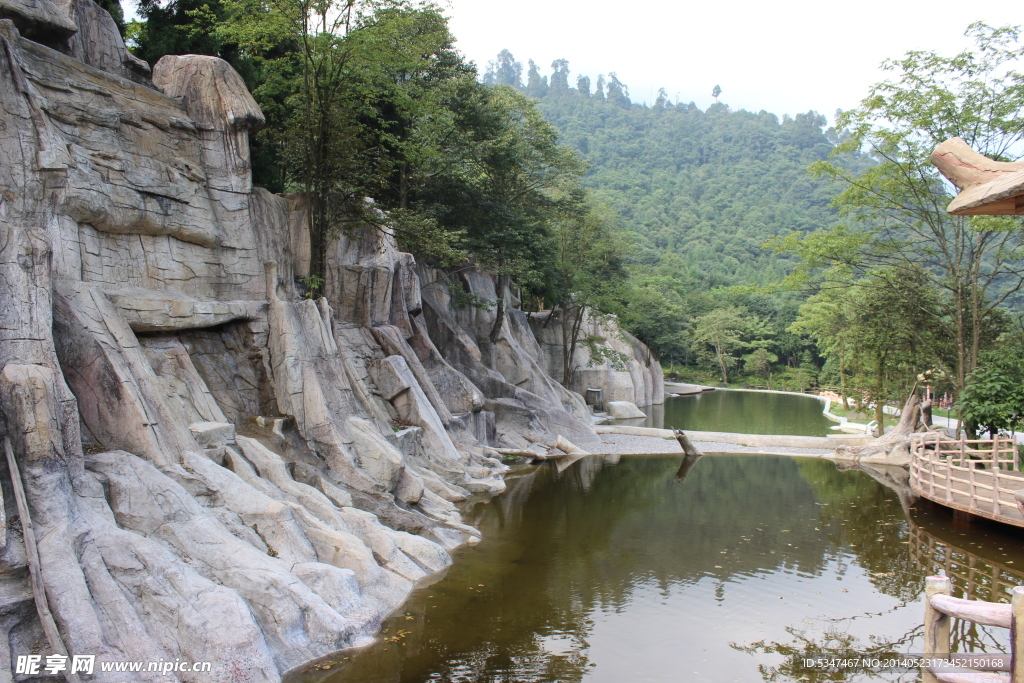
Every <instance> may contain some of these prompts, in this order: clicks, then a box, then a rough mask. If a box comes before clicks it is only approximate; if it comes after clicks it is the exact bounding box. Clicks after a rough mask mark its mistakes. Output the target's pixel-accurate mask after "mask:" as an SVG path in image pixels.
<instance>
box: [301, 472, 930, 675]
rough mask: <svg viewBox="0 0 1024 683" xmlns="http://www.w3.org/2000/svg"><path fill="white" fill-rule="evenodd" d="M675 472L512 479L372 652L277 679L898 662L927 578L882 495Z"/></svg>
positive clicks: (814, 481)
mask: <svg viewBox="0 0 1024 683" xmlns="http://www.w3.org/2000/svg"><path fill="white" fill-rule="evenodd" d="M680 465H681V462H680V458H678V457H676V458H669V457H649V456H648V457H637V458H630V457H624V458H622V461H621V462H618V463H617V464H616V462H615V461H614V460H603V459H600V458H584V459H583V460H580V461H579V462H576V463H574V464H572V465H571V466H569V467H568V468H566V469H565V470H564V471H562V472H559V471H557V469H556V468H555V467H553V466H551V465H544V466H540V467H535V468H530V469H527V470H524V471H523V472H521V473H520V474H519V475H518V476H516V477H512V478H510V479H509V481H508V483H509V490H508V492H507V493H505V494H504V495H502V496H499V497H497V498H495V499H493V500H491V501H487V502H480V503H477V504H474V505H472V506H470V507H468V508H467V509H466V511H465V513H466V516H467V517H468V518H469V521H470V522H471V523H473V524H475V525H477V526H479V527H480V528H481V529H482V530H483V532H484V539H485V540H484V541H483V542H481V543H480V544H479V545H478V546H476V547H474V548H465V549H462V550H460V551H459V552H458V554H457V557H456V561H455V564H454V566H453V567H452V568H451V570H450V571H449V572H448V574H447V575H446V576H445V577H444V578H443V579H441V580H440V581H438V582H437V583H435V584H433V585H431V586H429V587H426V588H423V589H421V590H419V591H418V592H417V593H416V594H415V595H414V596H413V598H411V599H410V601H409V602H408V603H407V604H406V605H405V606H404V607H403V609H402V611H401V613H400V614H398V615H396V616H395V617H394V618H392V619H390V620H389V621H388V622H387V624H386V633H385V634H384V636H383V638H382V639H380V641H379V642H378V643H377V644H375V645H373V646H371V647H370V648H368V649H367V650H364V651H361V652H360V653H358V654H356V655H349V656H348V658H347V659H345V660H343V661H341V662H340V664H339V665H337V666H334V667H333V669H332V670H331V671H330V672H318V671H311V672H309V673H307V674H306V675H304V676H298V677H296V678H294V679H293V681H292V683H296V682H298V681H302V682H304V683H305V682H307V681H325V682H326V681H329V682H331V683H341V682H342V681H345V682H346V683H362V682H377V681H380V682H383V681H387V682H389V683H402V682H408V683H413V682H420V681H433V680H437V681H516V682H520V681H569V682H572V681H624V680H628V681H664V680H688V681H711V682H714V683H719V682H722V681H735V680H738V679H742V680H744V681H753V680H758V679H761V678H762V677H765V678H770V676H772V675H784V674H783V673H780V671H782V669H779V667H784V666H785V665H786V661H787V659H786V653H785V652H786V651H782V650H780V649H779V648H777V647H776V648H774V649H773V644H774V645H782V646H786V647H789V646H791V645H796V646H799V644H800V642H803V641H801V640H800V639H801V638H802V639H803V640H804V641H806V642H808V643H814V644H821V643H824V642H829V641H830V639H831V641H832V642H840V641H841V640H842V639H846V641H848V642H850V643H853V644H856V645H858V646H875V645H879V646H880V645H882V644H886V643H888V644H893V643H898V644H900V647H901V650H900V651H903V652H908V651H913V649H914V644H913V641H914V640H915V639H916V638H917V637H918V634H917V631H916V630H915V629H918V628H919V625H920V619H921V608H920V604H919V599H920V593H921V577H922V576H923V575H924V574H926V573H928V572H930V571H932V570H931V569H924V568H922V567H921V566H920V562H919V560H918V559H915V558H917V557H918V555H915V553H913V552H911V546H910V545H908V543H910V541H911V538H918V536H912V532H911V527H910V525H909V523H908V519H907V517H906V516H905V514H904V511H903V506H902V505H901V501H900V496H899V495H898V492H897V491H894V490H893V489H890V488H888V487H887V486H883V485H882V484H881V483H880V482H879V481H877V480H876V479H874V478H872V476H869V475H868V474H866V473H864V472H860V471H848V472H844V471H840V470H838V469H837V468H836V467H835V466H834V465H833V464H832V463H831V462H829V461H824V460H816V459H797V458H776V457H767V456H756V457H750V456H735V455H728V456H727V455H712V456H707V457H704V458H702V459H701V460H700V462H699V463H698V464H696V466H692V467H691V468H689V470H688V472H687V473H686V476H685V478H684V479H683V480H682V481H680V480H679V479H678V478H677V475H678V472H679V470H680ZM876 474H877V473H876ZM882 476H883V477H884V476H886V475H885V474H884V472H883V474H882ZM941 522H942V520H941V519H938V518H937V519H935V520H930V521H929V524H928V528H929V530H931V528H932V525H933V524H939V525H941ZM914 533H917V532H914ZM837 638H838V639H840V641H837V640H835V639H837ZM873 638H874V639H877V640H873ZM734 645H735V646H734ZM904 645H906V647H905V648H904V647H903V646H904ZM773 672H774V673H773ZM771 680H775V679H771ZM778 680H782V679H778ZM822 680H824V679H822ZM851 680H852V679H851Z"/></svg>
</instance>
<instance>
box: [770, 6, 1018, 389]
mask: <svg viewBox="0 0 1024 683" xmlns="http://www.w3.org/2000/svg"><path fill="white" fill-rule="evenodd" d="M967 35H969V36H971V37H973V38H974V40H975V50H974V51H966V52H963V53H960V54H958V55H955V56H953V57H945V56H942V55H939V54H938V53H935V52H909V53H907V55H906V56H905V57H904V58H903V59H900V60H891V61H888V62H886V63H884V64H883V67H884V68H885V69H886V70H888V71H890V72H892V73H893V74H894V79H892V80H888V81H885V82H883V83H880V84H878V85H876V86H874V88H872V90H871V93H870V95H869V96H868V97H867V98H865V99H864V100H863V101H862V103H861V106H860V107H859V108H857V109H854V110H852V111H849V112H844V113H843V114H842V115H841V116H840V117H839V120H838V125H839V126H840V127H842V128H844V129H845V130H846V131H847V132H848V137H847V138H846V139H845V140H844V141H842V142H841V143H840V144H839V145H838V146H837V147H836V151H835V154H843V153H848V154H849V153H854V154H855V153H860V152H861V151H864V152H865V153H867V154H870V155H871V157H872V158H873V159H874V160H875V161H876V162H877V163H875V164H874V165H873V166H871V167H870V168H869V169H868V170H866V171H865V172H863V173H859V174H858V173H856V172H854V171H853V170H851V169H850V168H849V167H848V166H846V165H844V164H843V163H841V162H840V161H838V160H835V161H831V162H819V163H816V164H814V165H812V167H811V172H812V174H813V175H815V176H817V177H825V178H829V179H832V180H835V181H838V182H841V183H843V184H844V185H845V189H843V191H842V192H841V193H840V194H839V195H838V196H837V197H836V198H835V200H834V205H835V206H836V207H838V208H839V210H840V212H841V214H842V215H843V216H845V217H847V218H849V219H851V220H852V224H851V225H846V226H839V227H836V228H833V229H831V230H827V231H823V232H822V233H819V234H816V235H814V236H812V237H811V238H808V237H807V236H804V237H803V238H796V237H793V238H791V239H789V240H787V241H785V242H786V244H787V245H788V246H789V247H790V248H791V249H792V251H793V252H795V253H797V254H798V255H799V256H800V257H801V258H802V259H803V262H804V265H805V266H812V267H813V266H826V267H827V266H842V267H844V268H847V269H849V270H850V272H852V273H855V274H858V275H862V276H870V277H871V279H872V282H873V283H874V286H875V291H876V292H882V291H883V290H884V291H885V292H887V293H888V295H890V296H889V299H890V301H892V302H893V305H894V306H896V307H898V308H899V310H900V311H901V313H902V315H903V316H904V317H906V318H907V319H912V320H914V321H915V325H914V328H913V331H914V336H915V339H916V341H917V343H918V344H920V346H921V347H922V348H923V349H925V350H926V351H927V352H928V353H929V355H930V357H931V360H932V362H933V363H934V364H935V366H936V367H937V368H939V369H941V370H942V371H944V372H945V373H946V374H947V375H948V376H949V377H950V378H951V380H952V382H953V385H954V390H955V391H960V390H962V389H963V387H964V386H965V384H966V379H967V377H968V376H969V375H970V374H971V372H972V371H973V370H974V368H975V367H976V366H977V363H978V359H979V357H980V354H981V352H982V351H983V350H984V349H985V348H987V347H988V346H990V345H991V343H992V342H993V340H994V339H995V337H996V336H997V335H998V333H999V331H1000V326H1001V322H1002V317H1003V314H1002V313H1001V311H1000V310H999V308H1000V306H1001V305H1002V304H1004V303H1005V302H1007V301H1008V300H1009V299H1010V298H1011V297H1013V296H1014V295H1015V294H1016V293H1017V292H1018V291H1019V290H1020V289H1021V287H1022V285H1024V261H1022V260H1021V257H1022V256H1024V250H1022V237H1024V233H1022V231H1021V230H1020V227H1021V225H1020V221H1019V219H1017V218H1013V217H1005V216H1004V217H990V216H975V217H961V216H951V215H949V214H947V213H946V212H945V209H944V207H945V205H946V203H947V202H948V201H949V199H950V198H951V194H952V193H951V188H950V186H949V184H948V183H945V182H944V181H943V180H942V178H941V177H940V176H939V175H938V173H937V171H936V170H935V168H934V167H933V166H932V165H931V163H930V162H929V155H930V153H931V151H932V149H934V147H935V146H936V145H937V144H938V143H940V142H942V141H943V140H945V139H947V138H950V137H954V136H959V137H961V138H963V139H964V140H965V141H966V142H967V143H968V144H970V145H971V146H972V147H974V148H975V149H977V150H979V151H980V152H981V153H983V154H985V155H986V156H990V157H994V158H1003V157H1004V156H1005V155H1006V154H1007V153H1009V152H1010V151H1011V150H1012V149H1014V148H1015V146H1018V145H1019V144H1020V143H1021V142H1022V141H1024V128H1022V127H1021V126H1020V119H1021V117H1022V116H1024V74H1021V73H1019V72H1017V71H1014V70H1013V69H1012V64H1013V62H1014V60H1016V59H1017V58H1019V57H1020V56H1022V55H1024V46H1021V45H1020V42H1019V37H1020V36H1019V30H1018V29H1016V28H1012V27H1004V28H998V29H994V28H991V27H989V26H986V25H984V24H981V23H976V24H972V25H971V26H970V28H969V29H968V30H967Z"/></svg>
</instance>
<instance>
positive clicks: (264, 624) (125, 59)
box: [0, 0, 660, 682]
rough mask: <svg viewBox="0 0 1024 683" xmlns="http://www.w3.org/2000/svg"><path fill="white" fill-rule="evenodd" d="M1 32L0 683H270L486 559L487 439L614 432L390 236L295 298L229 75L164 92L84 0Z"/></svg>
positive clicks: (245, 109)
mask: <svg viewBox="0 0 1024 683" xmlns="http://www.w3.org/2000/svg"><path fill="white" fill-rule="evenodd" d="M0 17H6V18H4V19H0V43H2V46H0V48H2V49H0V272H2V277H0V416H2V421H0V429H2V434H0V436H2V441H3V446H4V451H5V457H6V459H4V458H0V482H2V493H3V505H2V507H0V509H2V511H3V513H4V515H5V517H4V519H5V521H6V522H7V524H6V528H4V529H0V532H2V536H0V625H2V626H0V633H2V634H3V636H4V637H2V638H0V681H4V680H12V678H11V674H10V673H9V672H10V671H11V666H10V665H11V662H12V657H17V656H18V655H25V654H31V653H43V654H48V653H55V652H57V653H59V652H66V653H68V654H71V655H74V654H79V655H96V656H97V660H98V662H119V661H129V660H130V661H157V660H164V661H174V660H176V659H180V660H183V661H209V662H212V664H213V667H212V672H210V673H209V674H203V676H204V677H198V678H197V674H182V678H181V680H189V681H197V680H209V681H277V680H280V677H281V673H282V672H284V671H286V670H287V669H289V668H291V667H294V666H296V665H299V664H301V663H302V662H304V661H307V660H309V659H311V658H315V657H318V656H321V655H324V654H326V653H329V652H331V651H334V650H338V649H342V648H345V647H350V646H353V645H357V644H359V643H360V642H361V641H363V640H365V639H366V638H368V637H369V636H370V635H371V634H372V633H374V632H375V631H376V630H377V629H378V627H379V622H380V619H381V618H382V617H383V616H384V615H386V614H387V613H388V612H390V611H391V610H393V609H394V608H396V607H397V606H398V605H399V604H401V602H402V601H403V600H404V598H405V597H406V595H407V594H408V593H409V591H410V590H411V589H412V587H413V586H414V584H415V583H416V581H418V580H419V579H421V578H423V577H425V576H427V575H429V574H432V573H434V572H437V571H439V570H442V569H444V568H445V567H447V566H448V565H449V564H450V562H451V558H450V556H449V552H448V551H449V550H450V549H452V548H453V547H455V546H457V545H459V544H461V543H465V542H470V543H472V542H475V540H477V539H478V536H479V534H478V532H477V531H476V530H475V529H473V528H471V527H469V526H467V525H465V524H463V523H462V521H461V518H460V516H459V512H458V509H457V508H456V506H455V503H457V502H458V501H460V500H463V499H465V498H466V497H467V496H469V495H470V494H473V493H491V494H493V493H499V492H501V491H503V490H504V483H503V482H502V478H501V475H502V473H503V471H504V469H505V467H504V466H503V465H502V464H501V463H500V462H499V460H497V459H495V457H493V456H495V455H496V453H495V452H494V451H493V450H491V449H492V447H496V446H512V447H519V448H523V447H534V448H545V447H547V446H548V445H550V444H553V443H554V442H555V440H556V439H557V437H558V436H564V437H567V438H569V439H570V440H571V441H574V442H578V443H584V444H585V443H587V442H589V441H593V440H595V439H596V438H597V437H596V435H595V433H594V431H593V429H592V428H591V427H590V422H589V410H588V409H587V407H586V406H585V405H584V403H583V400H582V398H581V397H580V396H579V395H578V394H576V393H573V392H571V391H569V390H567V389H565V388H563V387H562V386H561V385H559V384H558V383H557V382H555V381H554V380H553V379H552V377H551V376H550V375H549V374H548V373H547V372H546V369H545V365H544V361H543V352H542V350H541V347H540V345H539V344H538V342H537V340H536V338H535V337H534V335H533V333H532V332H531V329H530V326H529V324H528V322H527V321H526V318H525V314H523V313H521V312H520V311H516V310H510V311H509V312H508V314H507V320H506V324H505V325H504V330H503V333H502V337H501V338H500V339H499V341H498V343H496V344H493V345H492V344H490V343H489V341H487V333H488V332H489V330H490V327H491V325H492V323H493V320H494V313H493V310H492V311H481V310H476V309H468V310H466V309H460V308H458V307H457V306H455V305H454V303H453V301H452V299H451V296H450V289H449V287H450V286H452V282H451V278H450V276H446V275H445V274H443V273H439V272H436V271H431V270H429V269H426V268H422V267H420V266H418V265H417V264H416V263H415V261H414V260H413V259H412V257H411V256H410V255H409V254H404V253H401V252H399V251H398V250H397V248H396V246H395V244H394V243H393V241H392V240H391V239H390V238H389V237H388V236H387V235H384V234H380V233H377V232H370V231H367V232H365V233H362V234H359V235H355V236H350V237H342V238H339V239H338V240H336V241H335V242H334V243H333V244H332V245H331V252H330V255H329V258H328V269H329V273H328V278H327V282H326V283H325V294H326V296H325V297H324V298H321V299H319V300H309V299H303V298H301V297H300V296H299V292H298V290H297V287H296V281H297V278H298V277H301V276H302V275H304V274H305V273H306V272H307V269H308V251H309V250H308V240H307V238H306V235H305V234H304V232H303V230H302V229H301V226H302V224H303V221H302V211H303V208H302V200H301V198H297V197H282V196H275V195H271V194H270V193H268V192H266V191H265V190H262V189H259V188H254V187H253V186H252V182H251V174H250V170H249V152H248V134H249V132H251V131H253V130H256V129H257V128H258V127H259V126H261V125H262V123H263V117H262V114H261V112H260V110H259V107H257V106H256V103H255V102H254V101H253V100H252V98H251V97H250V96H249V94H248V92H247V91H246V89H245V86H244V84H243V83H242V81H241V78H240V77H239V76H238V75H237V74H236V73H235V72H234V71H233V70H232V69H231V68H230V67H229V66H228V65H227V64H226V63H224V62H223V61H221V60H219V59H216V58H212V57H203V56H195V55H189V56H184V57H166V58H164V59H162V60H161V61H160V62H159V63H158V64H156V65H155V66H154V68H153V70H152V74H151V80H149V78H148V75H149V71H148V65H145V64H142V63H139V62H138V60H135V59H134V58H132V57H131V56H130V55H129V54H128V53H127V51H126V50H125V49H124V45H123V43H122V42H121V40H120V38H119V36H118V34H117V30H116V27H114V25H113V21H112V20H111V19H110V17H109V15H107V14H106V13H105V12H104V11H103V10H101V9H100V8H99V7H98V6H97V5H95V3H93V2H92V0H74V2H72V3H70V4H69V5H59V6H58V5H56V4H53V3H52V2H50V0H34V2H32V3H28V2H27V1H26V0H0ZM22 31H23V32H24V33H25V35H22V34H21V32H22ZM26 36H30V37H31V39H29V37H26ZM463 278H464V281H465V282H464V283H463V284H464V285H465V286H469V287H471V289H472V290H473V291H474V292H476V293H478V294H479V295H481V296H485V297H489V298H491V299H494V298H496V296H497V295H496V293H495V292H494V285H493V280H492V279H491V278H490V277H489V276H487V275H486V274H484V273H470V274H468V275H465V276H463ZM481 340H483V341H481ZM638 353H642V351H641V352H638ZM645 381H646V380H645ZM637 391H640V392H641V393H643V394H644V395H645V396H647V395H648V394H649V393H650V392H651V391H652V390H651V389H650V387H647V386H646V385H645V387H644V388H643V389H642V390H636V389H634V393H633V394H631V396H637V395H638V394H637V393H636V392H637ZM656 399H658V400H660V395H659V396H658V397H656ZM647 402H650V401H647ZM26 532H28V533H26ZM33 535H34V540H33V538H32V536H33ZM33 549H35V550H33ZM36 556H37V557H36ZM99 668H100V667H99V663H98V664H97V666H96V674H95V676H94V677H93V679H92V680H98V681H122V680H123V681H133V682H134V681H148V680H154V681H156V680H160V681H167V680H173V676H168V675H165V674H162V673H150V672H141V673H139V672H134V673H114V672H107V673H100V671H99ZM47 680H49V678H47ZM84 680H88V678H86V679H84Z"/></svg>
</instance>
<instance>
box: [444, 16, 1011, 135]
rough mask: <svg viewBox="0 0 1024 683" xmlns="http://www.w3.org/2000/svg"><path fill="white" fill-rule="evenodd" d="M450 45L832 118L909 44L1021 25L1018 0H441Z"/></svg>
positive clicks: (546, 70) (954, 40)
mask: <svg viewBox="0 0 1024 683" xmlns="http://www.w3.org/2000/svg"><path fill="white" fill-rule="evenodd" d="M440 4H441V5H442V6H443V7H447V8H448V9H447V11H446V13H447V14H448V16H450V17H451V29H452V32H453V33H454V34H455V36H456V37H457V38H458V47H459V49H460V50H461V51H462V52H463V54H465V55H466V57H467V58H469V59H471V60H473V61H475V62H476V63H477V66H478V67H479V68H480V70H481V72H483V70H484V69H485V68H486V65H487V62H488V61H490V60H492V59H494V58H495V55H497V54H498V52H499V51H501V50H502V49H503V48H507V49H508V50H509V51H511V52H512V54H513V55H515V57H516V59H517V60H518V61H521V62H522V63H523V71H524V79H525V71H526V68H527V67H526V64H527V60H528V59H531V58H532V59H533V60H534V61H536V62H537V64H538V65H539V66H540V71H541V74H543V75H549V74H550V72H551V68H550V64H551V62H552V61H553V60H555V59H560V58H565V59H568V60H569V69H570V71H571V72H572V73H571V74H570V77H569V82H570V85H572V86H574V85H575V82H576V76H577V75H578V74H580V73H583V74H586V75H588V76H590V77H591V81H592V82H593V81H596V79H597V74H599V73H605V74H607V73H608V72H609V71H615V72H616V73H617V74H618V76H619V80H621V81H622V82H623V83H625V84H626V85H628V86H629V92H630V96H631V98H632V99H633V101H634V102H637V101H653V97H654V96H655V95H656V93H657V90H658V88H659V87H664V88H665V89H666V90H667V91H668V94H669V99H671V100H672V101H673V102H674V101H676V93H679V99H680V100H682V101H684V102H689V101H691V100H692V101H694V102H696V103H697V104H698V105H699V106H700V107H701V108H705V107H707V106H708V105H709V104H711V103H712V102H713V101H714V100H713V99H712V97H711V90H712V88H714V86H715V84H719V85H721V86H722V95H721V98H720V99H721V101H722V102H724V103H726V104H728V105H729V106H730V107H732V108H733V109H750V110H753V111H758V110H760V109H767V110H768V111H770V112H772V113H775V114H778V115H780V116H781V115H782V114H796V113H799V112H805V111H807V110H809V109H814V110H816V111H818V112H819V113H822V114H825V115H826V116H827V117H828V118H829V121H830V122H831V121H833V119H834V113H835V110H836V109H837V108H842V109H850V108H852V107H854V106H856V105H857V104H858V103H859V101H860V99H861V98H863V97H864V96H865V95H866V94H867V90H868V87H869V86H870V85H871V84H873V83H876V82H878V81H880V80H883V79H884V78H885V74H884V72H882V71H881V70H879V69H878V65H879V64H880V63H881V62H882V61H883V60H885V59H887V58H893V57H900V56H902V55H903V54H904V53H905V52H906V51H908V50H936V51H939V52H942V53H947V54H954V53H955V52H957V51H958V50H960V49H963V48H964V47H966V46H967V45H968V44H969V41H968V40H967V39H966V38H965V37H964V36H963V32H964V30H965V29H966V28H967V26H968V24H970V23H972V22H974V21H978V20H981V21H985V22H986V23H988V24H990V25H992V26H1002V25H1005V24H1014V25H1020V24H1024V5H1022V4H1021V3H1020V1H1019V0H1016V1H1014V2H1011V1H1010V0H987V1H985V2H977V1H973V2H972V1H970V0H968V1H967V2H963V1H961V2H957V3H955V4H954V3H953V2H950V1H949V0H938V1H936V0H931V1H923V0H915V1H909V0H860V1H859V2H835V1H833V2H809V1H807V0H791V1H785V0H784V1H782V2H778V1H776V2H751V1H750V0H717V1H716V0H698V1H696V2H685V1H680V0H626V1H622V0H620V1H618V2H612V1H611V0H589V1H588V2H582V1H579V0H576V1H570V0H512V1H511V2H509V1H502V2H499V1H498V0H440Z"/></svg>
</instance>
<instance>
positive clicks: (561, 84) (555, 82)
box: [550, 59, 569, 95]
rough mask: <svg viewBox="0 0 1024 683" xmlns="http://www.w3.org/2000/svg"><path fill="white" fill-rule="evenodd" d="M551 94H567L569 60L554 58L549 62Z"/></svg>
mask: <svg viewBox="0 0 1024 683" xmlns="http://www.w3.org/2000/svg"><path fill="white" fill-rule="evenodd" d="M551 70H552V71H551V81H550V82H551V94H552V95H568V94H569V60H568V59H556V60H555V61H553V62H551Z"/></svg>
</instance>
